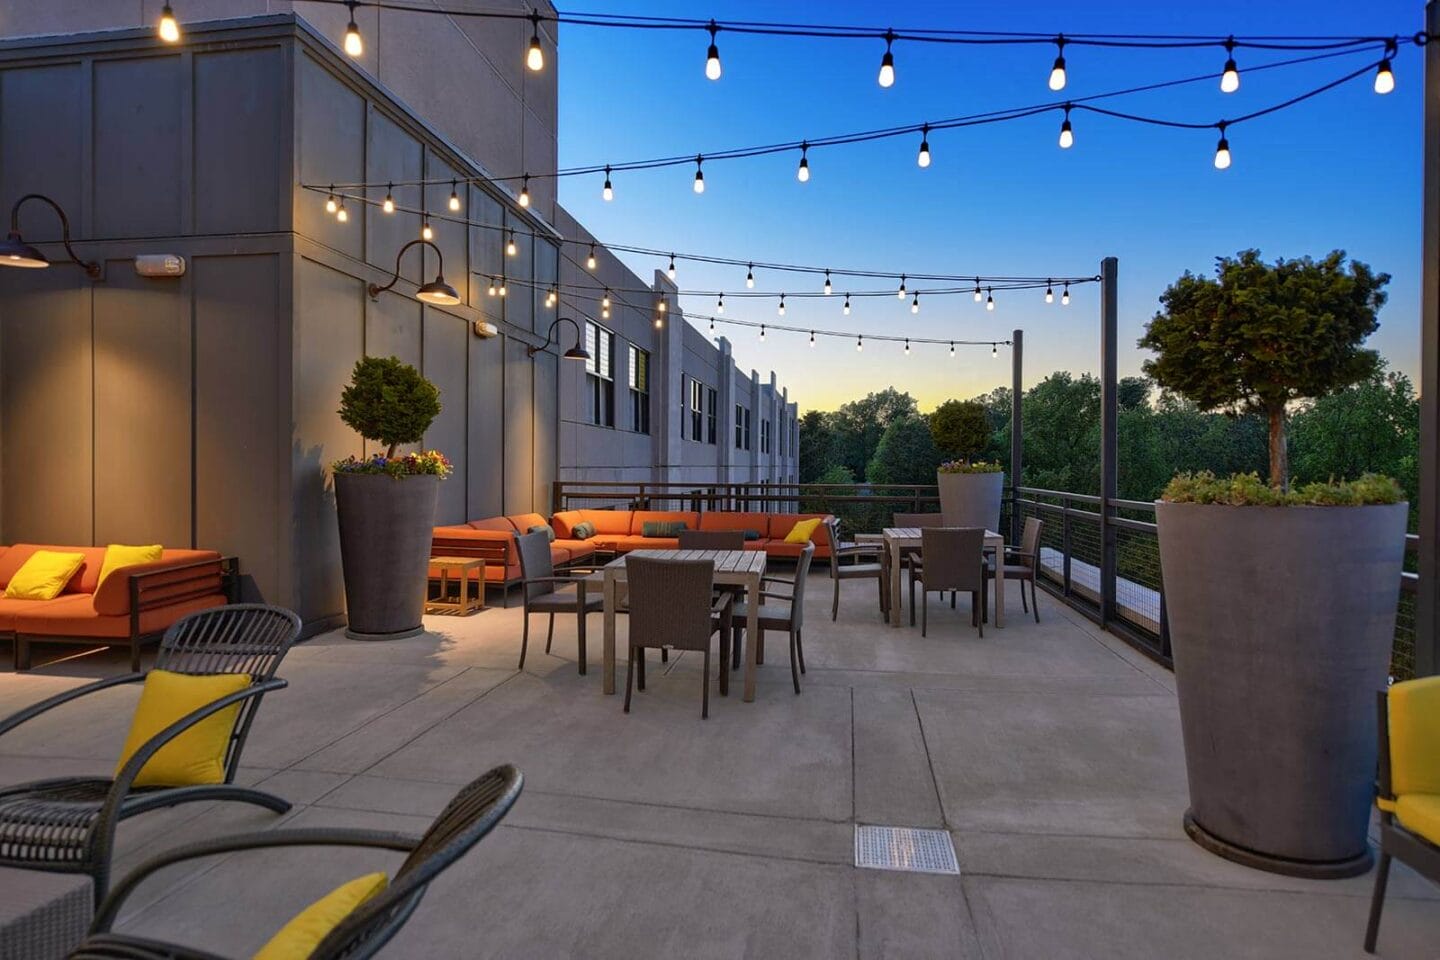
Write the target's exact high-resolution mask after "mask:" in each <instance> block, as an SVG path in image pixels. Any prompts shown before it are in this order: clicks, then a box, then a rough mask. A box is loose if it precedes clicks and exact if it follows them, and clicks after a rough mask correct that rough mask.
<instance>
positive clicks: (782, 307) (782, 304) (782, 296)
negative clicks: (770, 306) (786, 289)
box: [779, 293, 785, 317]
mask: <svg viewBox="0 0 1440 960" xmlns="http://www.w3.org/2000/svg"><path fill="white" fill-rule="evenodd" d="M779 312H780V316H782V317H783V316H785V294H783V293H782V294H780V311H779Z"/></svg>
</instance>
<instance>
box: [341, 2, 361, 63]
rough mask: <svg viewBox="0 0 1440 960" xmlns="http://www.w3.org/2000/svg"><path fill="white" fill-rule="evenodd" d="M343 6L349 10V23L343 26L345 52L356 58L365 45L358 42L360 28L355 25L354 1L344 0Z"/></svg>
mask: <svg viewBox="0 0 1440 960" xmlns="http://www.w3.org/2000/svg"><path fill="white" fill-rule="evenodd" d="M345 6H347V7H349V8H350V22H349V23H347V24H346V25H345V52H346V53H348V54H350V56H352V57H356V58H358V57H359V56H360V55H361V54H362V53H364V52H365V44H364V43H362V42H361V41H360V28H359V27H357V26H356V25H355V6H356V0H346V3H345Z"/></svg>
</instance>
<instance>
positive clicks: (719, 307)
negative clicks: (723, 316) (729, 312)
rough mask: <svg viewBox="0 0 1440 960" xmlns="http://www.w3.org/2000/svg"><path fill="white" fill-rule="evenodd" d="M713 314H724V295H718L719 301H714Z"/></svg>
mask: <svg viewBox="0 0 1440 960" xmlns="http://www.w3.org/2000/svg"><path fill="white" fill-rule="evenodd" d="M715 312H716V313H724V312H725V294H723V293H722V294H720V297H719V299H717V300H716V301H715Z"/></svg>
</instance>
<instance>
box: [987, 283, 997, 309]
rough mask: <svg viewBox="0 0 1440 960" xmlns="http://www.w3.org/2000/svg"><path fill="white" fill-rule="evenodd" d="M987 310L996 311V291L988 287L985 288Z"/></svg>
mask: <svg viewBox="0 0 1440 960" xmlns="http://www.w3.org/2000/svg"><path fill="white" fill-rule="evenodd" d="M985 309H986V310H994V309H995V291H994V289H993V288H991V287H986V288H985Z"/></svg>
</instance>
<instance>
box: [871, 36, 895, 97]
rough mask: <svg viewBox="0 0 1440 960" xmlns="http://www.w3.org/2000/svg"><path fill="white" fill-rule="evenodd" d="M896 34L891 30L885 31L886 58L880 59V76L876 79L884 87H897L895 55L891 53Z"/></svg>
mask: <svg viewBox="0 0 1440 960" xmlns="http://www.w3.org/2000/svg"><path fill="white" fill-rule="evenodd" d="M894 40H895V34H893V33H891V32H890V31H889V30H886V31H885V56H883V57H881V58H880V76H879V77H877V78H876V79H877V80H878V81H879V83H880V86H882V87H893V86H894V85H895V55H894V54H893V53H891V52H890V44H891V43H892V42H894Z"/></svg>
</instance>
